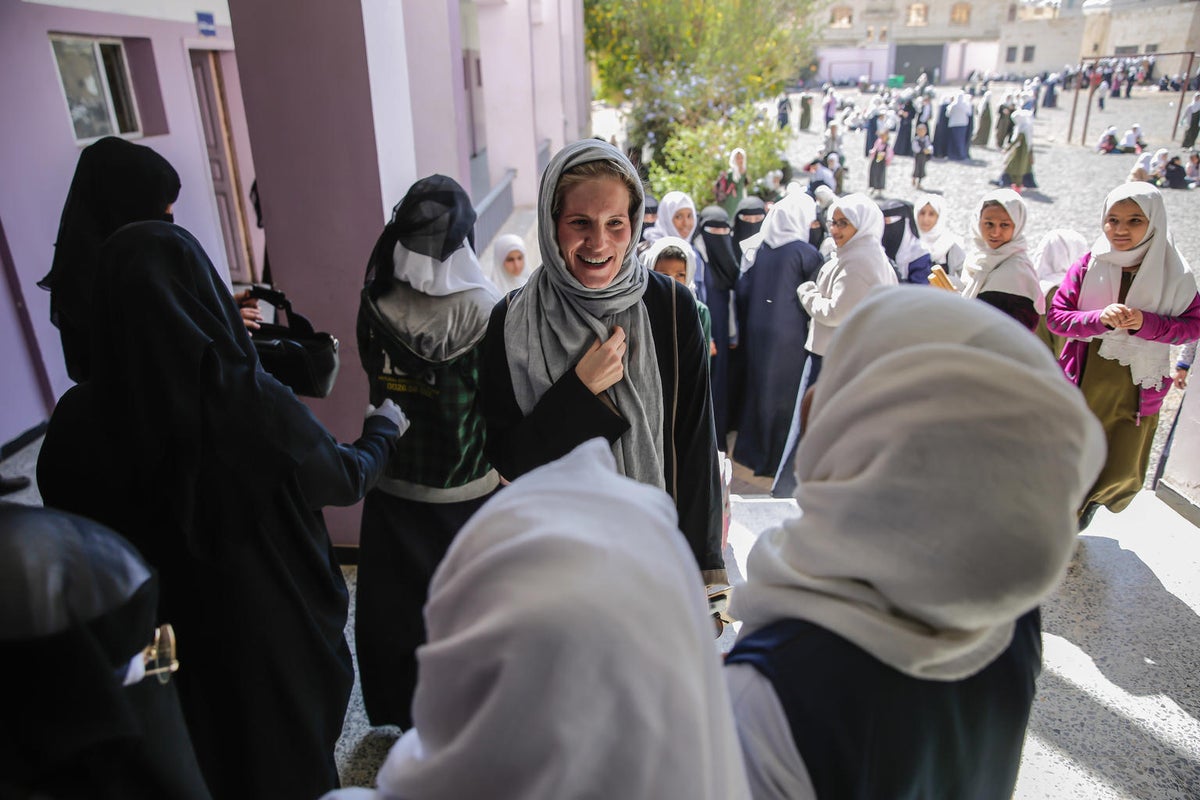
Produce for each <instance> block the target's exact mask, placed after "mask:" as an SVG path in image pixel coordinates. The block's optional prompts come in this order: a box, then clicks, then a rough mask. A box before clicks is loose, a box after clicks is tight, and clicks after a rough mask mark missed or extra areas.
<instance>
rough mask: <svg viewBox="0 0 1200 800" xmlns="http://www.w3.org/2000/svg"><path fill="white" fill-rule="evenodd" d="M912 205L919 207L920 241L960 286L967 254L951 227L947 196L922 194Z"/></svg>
mask: <svg viewBox="0 0 1200 800" xmlns="http://www.w3.org/2000/svg"><path fill="white" fill-rule="evenodd" d="M913 207H914V208H915V209H916V216H917V229H918V230H920V231H921V243H922V244H923V245H925V247H927V248H928V249H929V259H930V261H931V262H932V263H933V265H935V266H940V267H941V268H942V269H944V270H946V275H947V276H948V277H949V278H950V281H951V283H953V284H954V285H955V286H957V287H959V288H961V287H962V270H963V264H964V263H965V262H966V260H967V254H966V251H965V250H964V249H963V245H962V239H960V238H959V237H958V236H957V235H955V234H954V233H953V232H952V231H951V230H950V224H949V222H948V221H947V219H946V213H945V209H946V200H945V198H944V197H943V196H942V195H940V194H925V195H921V196H920V197H918V198H917V202H916V203H915V204H914V205H913Z"/></svg>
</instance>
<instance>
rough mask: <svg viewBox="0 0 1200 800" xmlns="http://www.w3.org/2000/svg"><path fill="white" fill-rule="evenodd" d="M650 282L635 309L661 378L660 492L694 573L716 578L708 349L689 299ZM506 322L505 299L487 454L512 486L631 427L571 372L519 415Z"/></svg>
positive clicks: (671, 285) (493, 362)
mask: <svg viewBox="0 0 1200 800" xmlns="http://www.w3.org/2000/svg"><path fill="white" fill-rule="evenodd" d="M649 277H650V280H649V285H648V286H647V287H646V294H645V296H644V297H643V298H642V302H643V303H644V304H645V306H646V310H647V312H648V313H649V316H650V328H651V331H652V332H653V336H654V342H655V352H656V355H657V359H658V369H659V374H660V375H661V376H662V387H663V441H664V453H663V456H664V458H663V462H664V463H663V478H664V480H665V486H666V488H667V491H668V492H669V493H670V494H671V496H672V497H673V498H674V500H675V506H676V508H677V509H678V511H679V528H680V530H681V531H682V532H683V535H684V536H685V537H686V538H687V540H688V543H689V544H690V545H691V548H692V553H693V554H694V555H695V556H696V561H697V562H698V563H699V565H700V569H701V570H717V569H724V566H725V562H724V559H723V557H722V555H721V492H720V484H719V481H718V466H717V444H716V433H715V428H714V427H713V413H712V399H711V396H710V389H709V380H708V347H707V342H706V341H705V340H704V335H703V334H702V333H701V331H700V317H699V314H698V313H697V311H696V301H695V300H694V299H693V298H692V293H691V292H689V291H688V290H687V288H686V287H684V286H683V285H681V284H679V283H676V282H675V281H673V280H671V279H670V278H668V277H666V276H664V275H660V274H658V273H656V272H651V273H650V276H649ZM517 291H520V290H517ZM510 297H511V295H510ZM672 305H674V310H675V313H674V317H673V318H672V313H671V310H672ZM507 316H508V299H507V298H506V299H505V300H503V301H501V302H500V303H498V304H497V305H496V308H495V309H493V310H492V318H491V321H490V323H489V324H488V332H487V335H486V336H485V337H484V365H483V398H484V413H485V416H486V417H487V448H486V453H487V456H488V460H489V461H491V463H492V464H493V466H495V467H496V469H497V470H499V472H500V474H501V475H503V476H504V477H505V478H507V479H508V480H514V479H516V478H517V477H519V476H520V475H523V474H524V473H526V472H528V471H530V470H532V469H534V468H536V467H539V466H541V465H543V464H546V463H548V462H550V461H553V460H555V459H557V458H561V457H562V456H564V455H566V454H567V453H569V452H570V451H571V450H573V449H574V448H575V447H577V446H578V445H580V444H582V443H583V442H586V441H587V440H589V439H594V438H596V437H597V436H603V437H604V438H605V439H607V440H608V441H609V442H615V441H616V440H617V439H619V438H620V437H621V435H622V434H623V433H625V431H626V430H628V429H629V423H628V422H627V421H626V420H625V419H624V418H622V417H621V416H619V415H618V414H617V413H616V412H614V411H612V410H611V409H609V407H608V406H606V405H605V404H604V403H603V402H601V400H600V399H599V398H598V397H597V396H596V395H594V394H592V393H591V392H590V391H589V390H588V389H587V387H586V386H584V385H583V382H582V381H580V380H579V377H578V376H577V375H576V374H575V370H573V369H572V370H568V371H567V372H566V373H565V374H564V375H563V376H562V377H560V378H559V379H558V380H557V381H556V382H555V383H554V385H553V386H551V387H550V389H549V390H547V392H546V393H545V394H544V395H542V397H541V399H540V400H538V403H537V405H536V406H535V407H534V409H533V412H532V413H531V414H529V416H525V415H524V414H522V413H521V409H520V406H518V405H517V401H516V396H515V394H514V392H513V386H512V376H511V374H510V373H509V365H508V356H507V354H506V352H505V349H504V321H505V319H506V317H507ZM672 319H673V320H674V322H672ZM672 342H674V343H675V344H674V346H672Z"/></svg>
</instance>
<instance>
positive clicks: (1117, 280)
mask: <svg viewBox="0 0 1200 800" xmlns="http://www.w3.org/2000/svg"><path fill="white" fill-rule="evenodd" d="M1100 219H1101V228H1102V231H1103V232H1102V234H1101V235H1100V236H1099V237H1098V238H1097V239H1096V241H1095V243H1094V244H1093V245H1092V251H1091V252H1090V253H1088V254H1086V255H1085V256H1084V257H1082V258H1080V259H1079V260H1078V261H1076V262H1075V264H1074V265H1073V266H1072V267H1071V269H1070V270H1068V271H1067V274H1066V277H1065V278H1064V279H1063V282H1062V285H1061V286H1060V287H1059V289H1058V292H1057V293H1056V294H1055V296H1054V303H1053V305H1052V306H1051V308H1050V310H1049V312H1047V314H1046V325H1047V327H1048V328H1049V329H1050V331H1051V332H1052V333H1056V334H1058V335H1059V336H1063V337H1066V338H1067V339H1068V341H1067V344H1066V346H1065V347H1064V348H1063V351H1062V355H1061V356H1060V357H1059V364H1060V365H1062V368H1063V371H1064V372H1065V373H1066V375H1067V378H1068V379H1069V380H1071V381H1072V382H1073V383H1075V384H1076V385H1077V386H1079V388H1080V389H1081V390H1082V391H1083V395H1084V397H1085V398H1087V402H1088V406H1089V407H1090V408H1091V409H1092V411H1093V412H1094V413H1095V414H1096V416H1097V417H1098V418H1099V419H1100V422H1101V424H1103V426H1104V432H1105V435H1106V436H1107V438H1108V460H1107V462H1106V463H1105V465H1104V470H1103V472H1101V473H1100V477H1099V478H1097V479H1096V483H1095V485H1094V486H1093V487H1092V489H1091V491H1090V492H1089V493H1088V496H1087V498H1086V500H1085V502H1084V503H1083V504H1082V505H1081V506H1080V509H1079V511H1080V528H1083V527H1086V525H1087V524H1088V523H1089V522H1090V521H1091V517H1092V514H1094V513H1095V511H1096V509H1097V508H1099V507H1100V506H1102V505H1103V506H1106V507H1107V508H1108V509H1109V510H1110V511H1114V512H1119V511H1122V510H1123V509H1124V508H1125V507H1126V506H1128V505H1129V503H1130V501H1132V500H1133V497H1134V495H1136V494H1137V493H1138V491H1139V490H1140V489H1141V487H1142V484H1143V482H1144V481H1145V479H1146V468H1147V464H1148V463H1149V458H1150V447H1151V444H1152V443H1153V441H1154V431H1155V429H1156V428H1157V426H1158V412H1159V409H1160V408H1161V407H1162V401H1163V398H1164V397H1166V394H1167V391H1168V390H1169V389H1170V388H1171V379H1170V377H1169V376H1170V374H1171V367H1172V363H1171V358H1170V349H1171V345H1174V344H1183V343H1184V342H1189V341H1192V340H1194V339H1196V338H1200V297H1198V296H1197V294H1196V280H1195V276H1193V274H1192V270H1191V268H1190V267H1189V266H1188V262H1187V259H1185V258H1184V257H1183V254H1182V253H1180V252H1179V250H1178V248H1177V247H1176V246H1175V240H1174V238H1173V237H1172V236H1171V229H1170V227H1169V225H1168V224H1167V212H1166V209H1165V208H1164V207H1163V199H1162V194H1161V193H1160V192H1159V191H1158V189H1156V188H1155V187H1153V186H1151V185H1150V184H1148V183H1141V182H1137V183H1125V184H1122V185H1121V186H1118V187H1117V188H1115V189H1113V190H1112V191H1111V192H1109V193H1108V197H1106V198H1105V200H1104V213H1103V215H1102V216H1101V218H1100Z"/></svg>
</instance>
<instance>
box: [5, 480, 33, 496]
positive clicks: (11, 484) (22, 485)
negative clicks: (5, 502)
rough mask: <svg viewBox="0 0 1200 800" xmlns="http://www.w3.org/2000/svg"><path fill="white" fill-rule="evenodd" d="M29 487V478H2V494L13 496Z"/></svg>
mask: <svg viewBox="0 0 1200 800" xmlns="http://www.w3.org/2000/svg"><path fill="white" fill-rule="evenodd" d="M28 487H29V478H26V477H25V476H24V475H20V476H18V477H16V478H5V477H0V494H12V493H13V492H19V491H21V490H22V489H26V488H28Z"/></svg>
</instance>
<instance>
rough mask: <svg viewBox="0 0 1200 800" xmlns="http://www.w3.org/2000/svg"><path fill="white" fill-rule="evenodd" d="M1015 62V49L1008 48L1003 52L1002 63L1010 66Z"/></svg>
mask: <svg viewBox="0 0 1200 800" xmlns="http://www.w3.org/2000/svg"><path fill="white" fill-rule="evenodd" d="M1016 60H1017V48H1015V47H1009V48H1007V49H1005V51H1004V63H1005V64H1012V63H1013V62H1015V61H1016Z"/></svg>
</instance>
